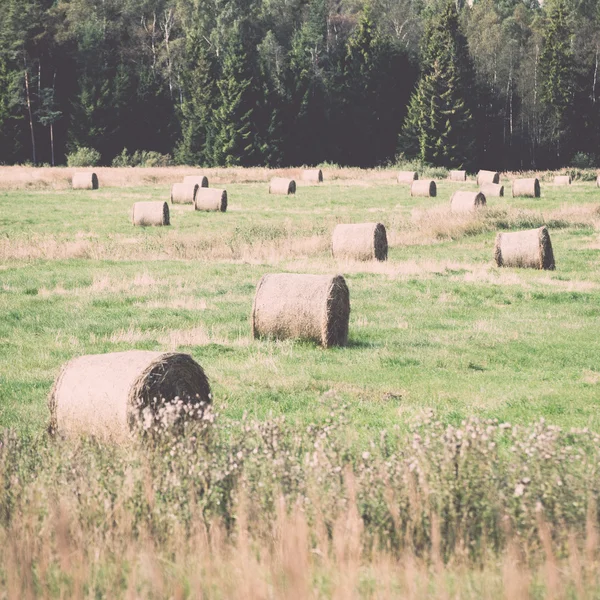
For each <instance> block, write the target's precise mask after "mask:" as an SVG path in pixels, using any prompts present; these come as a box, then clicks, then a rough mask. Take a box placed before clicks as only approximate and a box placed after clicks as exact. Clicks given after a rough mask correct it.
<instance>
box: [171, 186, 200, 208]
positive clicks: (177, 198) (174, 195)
mask: <svg viewBox="0 0 600 600" xmlns="http://www.w3.org/2000/svg"><path fill="white" fill-rule="evenodd" d="M199 189H200V186H199V185H198V184H197V183H174V184H173V187H172V188H171V204H195V202H196V194H197V192H198V190H199Z"/></svg>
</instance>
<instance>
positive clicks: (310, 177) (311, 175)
mask: <svg viewBox="0 0 600 600" xmlns="http://www.w3.org/2000/svg"><path fill="white" fill-rule="evenodd" d="M301 178H302V181H310V182H311V183H323V171H321V169H304V170H303V171H302V175H301Z"/></svg>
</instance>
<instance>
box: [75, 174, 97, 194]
mask: <svg viewBox="0 0 600 600" xmlns="http://www.w3.org/2000/svg"><path fill="white" fill-rule="evenodd" d="M71 187H72V188H73V189H74V190H97V189H98V176H97V175H96V173H93V172H91V171H83V172H80V173H74V174H73V179H72V180H71Z"/></svg>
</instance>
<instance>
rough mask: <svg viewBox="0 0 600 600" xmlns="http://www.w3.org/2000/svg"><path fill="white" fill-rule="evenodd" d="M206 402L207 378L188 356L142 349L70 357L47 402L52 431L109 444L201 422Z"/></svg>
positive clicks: (207, 401) (208, 390)
mask: <svg viewBox="0 0 600 600" xmlns="http://www.w3.org/2000/svg"><path fill="white" fill-rule="evenodd" d="M210 403H211V394H210V385H209V383H208V379H207V377H206V375H205V374H204V371H203V369H202V367H201V366H200V365H199V364H198V363H197V362H196V361H195V360H194V359H193V358H192V357H191V356H189V355H187V354H179V353H163V352H150V351H145V350H131V351H129V352H113V353H111V354H95V355H88V356H80V357H78V358H74V359H73V360H71V361H69V362H68V363H66V364H65V365H64V366H63V368H62V370H61V372H60V374H59V376H58V378H57V379H56V381H55V383H54V387H53V388H52V391H51V393H50V398H49V402H48V404H49V408H50V418H51V428H52V429H53V430H55V431H56V432H58V433H68V434H88V435H94V436H98V437H102V438H108V439H114V440H122V439H125V438H127V437H128V436H129V435H130V434H132V433H136V432H139V431H147V432H151V431H152V430H154V431H155V430H156V429H161V428H167V427H169V428H175V427H176V426H177V425H181V424H182V422H183V420H184V419H199V418H202V415H203V412H204V408H205V407H206V406H207V405H209V404H210Z"/></svg>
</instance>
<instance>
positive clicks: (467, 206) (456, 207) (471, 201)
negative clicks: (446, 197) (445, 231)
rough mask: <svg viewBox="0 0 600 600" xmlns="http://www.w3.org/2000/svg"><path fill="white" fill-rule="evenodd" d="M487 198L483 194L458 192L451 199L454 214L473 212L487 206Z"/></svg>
mask: <svg viewBox="0 0 600 600" xmlns="http://www.w3.org/2000/svg"><path fill="white" fill-rule="evenodd" d="M485 204H486V201H485V196H484V195H483V194H482V193H481V192H463V191H457V192H454V194H452V198H450V210H451V211H452V212H471V211H474V210H477V209H478V208H481V207H482V206H485Z"/></svg>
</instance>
